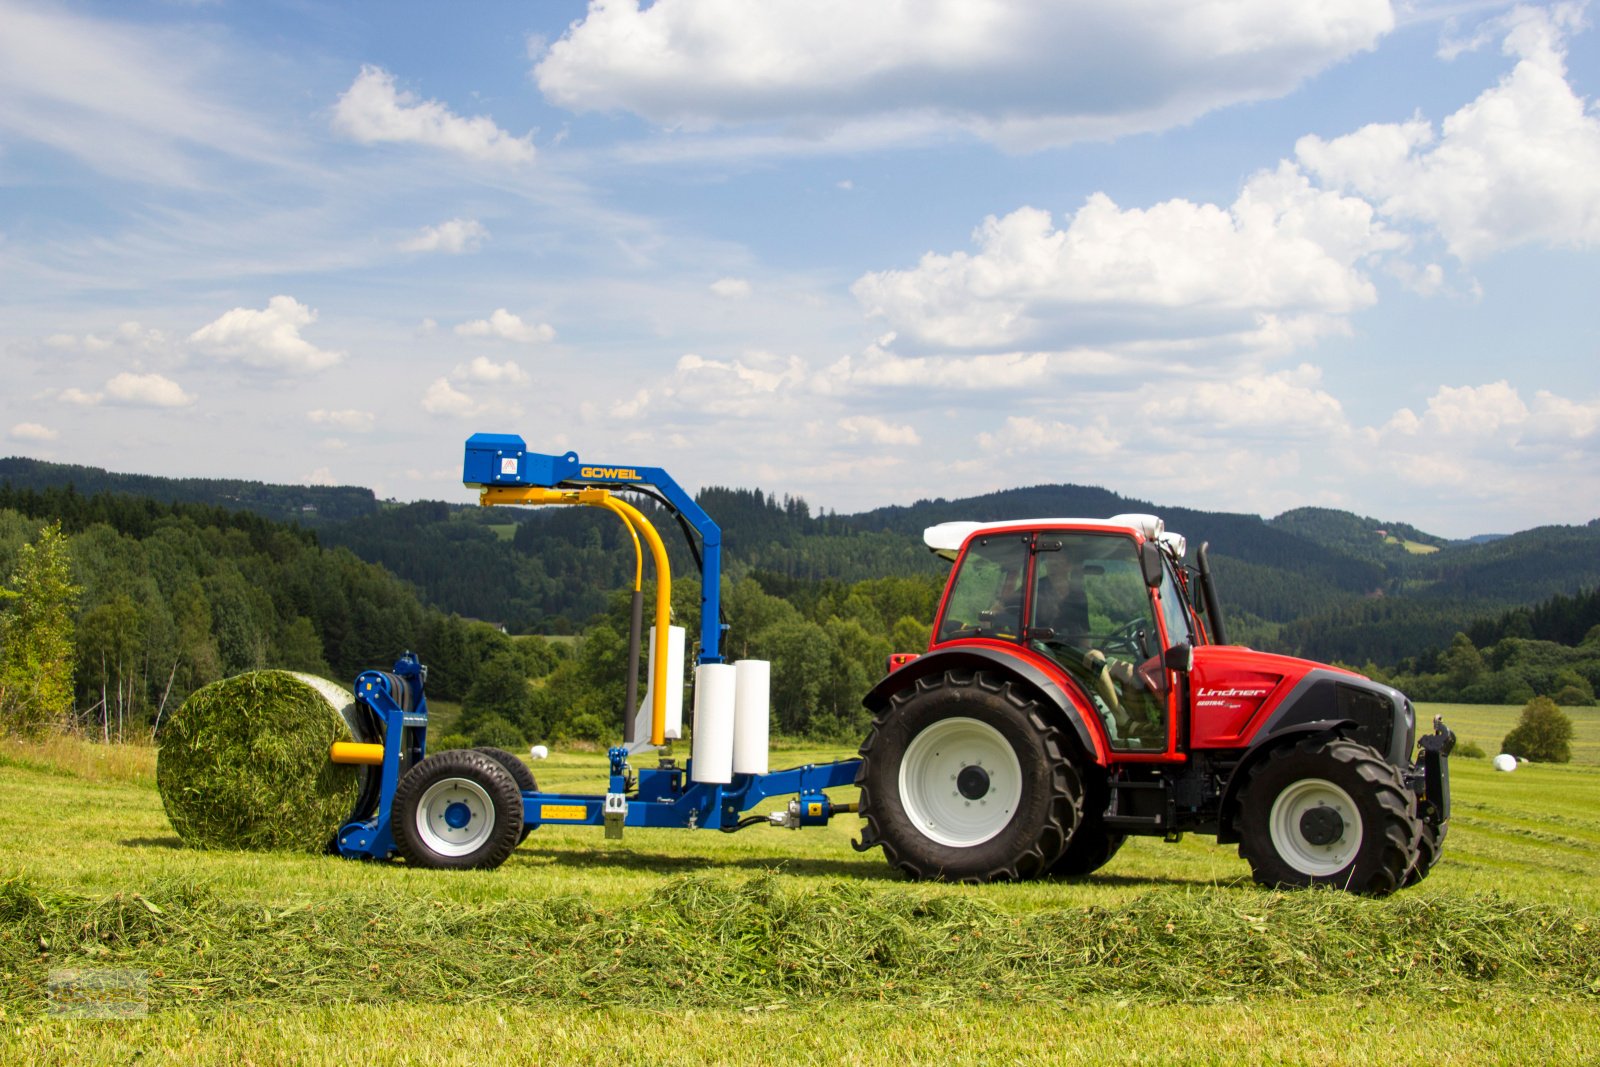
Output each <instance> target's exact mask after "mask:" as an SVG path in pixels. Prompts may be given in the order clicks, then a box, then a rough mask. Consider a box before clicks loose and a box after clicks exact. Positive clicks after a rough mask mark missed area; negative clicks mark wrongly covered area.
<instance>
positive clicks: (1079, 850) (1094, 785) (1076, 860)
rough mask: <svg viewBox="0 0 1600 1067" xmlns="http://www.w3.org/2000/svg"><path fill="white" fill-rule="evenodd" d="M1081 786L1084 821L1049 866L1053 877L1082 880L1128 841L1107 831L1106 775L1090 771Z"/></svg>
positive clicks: (1109, 859) (1120, 835)
mask: <svg viewBox="0 0 1600 1067" xmlns="http://www.w3.org/2000/svg"><path fill="white" fill-rule="evenodd" d="M1084 786H1085V790H1084V802H1083V818H1082V819H1081V820H1080V821H1079V823H1078V828H1077V830H1075V831H1074V832H1073V834H1072V840H1070V841H1068V842H1067V850H1066V851H1065V852H1063V853H1062V854H1061V858H1060V859H1058V860H1056V861H1055V863H1054V864H1052V865H1051V867H1050V874H1051V876H1052V877H1055V878H1082V877H1083V876H1084V875H1086V874H1093V873H1094V872H1095V871H1098V870H1099V869H1100V868H1101V867H1104V866H1105V865H1106V864H1108V863H1110V862H1111V857H1112V856H1115V855H1116V854H1117V850H1118V849H1120V848H1121V847H1122V843H1123V842H1124V841H1126V840H1127V837H1126V836H1125V835H1123V834H1119V833H1115V832H1113V831H1111V830H1108V829H1106V823H1105V810H1106V804H1107V802H1108V801H1109V799H1110V792H1111V790H1110V787H1109V786H1108V785H1107V784H1106V780H1105V775H1104V774H1103V773H1100V772H1098V771H1097V770H1095V769H1091V771H1090V774H1089V776H1087V778H1086V781H1085V782H1084Z"/></svg>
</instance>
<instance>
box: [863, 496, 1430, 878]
mask: <svg viewBox="0 0 1600 1067" xmlns="http://www.w3.org/2000/svg"><path fill="white" fill-rule="evenodd" d="M924 537H925V540H926V541H927V543H928V546H929V547H930V548H932V549H933V550H934V551H935V552H936V553H938V554H939V555H940V556H942V557H944V558H946V559H950V560H953V561H954V568H953V570H952V572H951V575H950V580H949V582H948V583H947V585H946V587H945V592H944V598H943V601H942V603H941V604H940V607H939V613H938V616H937V618H936V619H935V620H934V626H933V635H932V639H931V641H930V643H929V646H928V650H927V651H926V652H925V653H922V654H920V655H916V656H896V657H894V659H893V661H892V663H891V670H890V673H889V675H888V677H887V678H885V679H884V680H883V681H882V682H881V683H879V684H878V685H877V686H876V687H874V688H873V690H872V691H871V692H870V693H868V694H867V696H866V698H865V702H866V705H867V707H868V708H869V709H870V710H871V711H872V712H873V713H874V716H875V718H874V721H873V724H872V729H871V732H870V733H869V734H868V736H867V739H866V741H865V742H864V743H863V744H862V746H861V757H862V762H861V766H860V769H859V771H858V773H857V776H856V783H857V784H858V785H859V786H860V788H861V814H862V816H863V817H864V818H865V819H866V827H865V829H864V832H863V839H862V842H861V844H860V845H859V846H858V847H860V848H863V849H865V848H870V847H872V846H876V845H881V846H882V847H883V850H884V853H885V854H886V856H887V857H888V859H889V861H890V862H891V863H893V864H894V865H895V866H897V867H899V868H900V869H901V870H903V871H905V872H906V873H907V874H908V875H910V876H911V877H913V878H939V879H947V880H952V881H966V882H987V881H993V880H1004V879H1011V880H1015V879H1027V878H1039V877H1046V876H1074V875H1084V874H1087V873H1089V872H1090V871H1093V870H1096V869H1097V868H1099V867H1101V866H1102V865H1104V864H1105V863H1106V862H1107V861H1108V860H1110V859H1111V857H1112V856H1113V855H1115V854H1116V852H1117V849H1118V848H1120V847H1121V846H1122V842H1123V841H1124V840H1125V838H1126V837H1127V836H1128V835H1130V834H1146V835H1154V836H1160V837H1164V838H1166V839H1167V840H1169V841H1170V840H1177V839H1178V838H1179V837H1180V836H1181V835H1182V834H1184V833H1187V832H1193V833H1203V834H1214V835H1216V838H1217V841H1218V843H1220V844H1233V843H1237V844H1238V846H1239V854H1240V855H1241V856H1243V857H1244V858H1245V859H1247V860H1249V861H1250V866H1251V869H1252V871H1253V872H1254V875H1255V878H1256V880H1257V881H1259V882H1262V883H1265V884H1269V885H1288V886H1309V885H1328V886H1335V887H1338V888H1342V889H1348V890H1351V891H1354V892H1360V893H1374V894H1381V893H1388V892H1392V891H1393V890H1395V889H1398V888H1401V887H1402V886H1407V885H1411V884H1413V883H1415V882H1417V881H1419V880H1421V879H1422V878H1424V877H1426V876H1427V874H1428V871H1429V870H1430V869H1431V868H1432V867H1433V865H1434V864H1435V863H1436V862H1437V861H1438V859H1439V853H1440V847H1441V845H1442V844H1443V842H1444V837H1445V831H1446V828H1447V826H1448V825H1449V817H1450V787H1449V759H1448V757H1449V753H1450V750H1451V748H1452V747H1453V745H1454V743H1455V737H1454V735H1453V734H1451V733H1450V731H1449V730H1447V729H1446V728H1445V727H1444V725H1443V723H1442V722H1441V721H1439V720H1438V719H1435V720H1434V723H1433V729H1432V732H1431V733H1427V734H1425V735H1424V736H1423V737H1422V738H1421V739H1420V743H1419V742H1418V739H1417V723H1416V713H1415V710H1414V709H1413V707H1412V705H1411V702H1410V701H1409V700H1408V699H1406V697H1405V696H1404V695H1403V694H1401V693H1399V692H1398V691H1396V690H1394V689H1391V688H1389V687H1388V686H1385V685H1379V684H1378V683H1376V682H1373V681H1370V680H1369V679H1367V678H1365V677H1362V676H1361V675H1359V674H1355V673H1353V672H1351V671H1347V670H1343V669H1340V668H1337V667H1331V666H1326V665H1324V664H1319V663H1313V662H1310V661H1308V660H1302V659H1294V658H1291V657H1289V656H1279V655H1273V654H1269V653H1265V652H1257V651H1254V650H1252V649H1249V648H1244V647H1241V646H1237V645H1229V644H1228V643H1227V642H1226V639H1225V637H1224V630H1223V622H1222V618H1221V614H1220V611H1219V609H1218V600H1217V594H1216V590H1215V586H1214V584H1213V581H1212V576H1211V571H1210V567H1209V565H1208V562H1207V554H1206V547H1207V546H1205V545H1201V546H1200V548H1199V550H1198V551H1197V552H1196V554H1195V561H1194V565H1193V566H1188V565H1186V564H1185V555H1186V545H1185V541H1184V538H1183V537H1181V536H1179V535H1177V534H1173V533H1167V532H1165V531H1164V529H1163V527H1162V523H1161V521H1160V520H1159V519H1157V518H1155V517H1153V516H1148V515H1120V516H1117V517H1115V518H1112V519H1108V520H1084V519H1048V520H1028V521H1017V522H991V523H945V524H943V525H940V526H935V527H931V528H930V529H929V530H928V531H927V532H926V534H925V535H924ZM1414 748H1415V749H1416V758H1415V759H1413V750H1414Z"/></svg>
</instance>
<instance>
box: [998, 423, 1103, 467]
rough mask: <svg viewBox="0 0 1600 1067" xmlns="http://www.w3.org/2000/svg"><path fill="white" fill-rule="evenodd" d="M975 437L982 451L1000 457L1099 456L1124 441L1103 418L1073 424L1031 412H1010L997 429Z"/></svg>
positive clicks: (1091, 457) (1094, 457) (1093, 457)
mask: <svg viewBox="0 0 1600 1067" xmlns="http://www.w3.org/2000/svg"><path fill="white" fill-rule="evenodd" d="M974 440H975V441H976V443H977V446H978V448H979V449H981V450H982V451H984V452H987V453H990V454H993V455H1001V456H1021V455H1030V454H1041V455H1047V456H1063V455H1070V456H1073V457H1075V458H1080V459H1081V458H1090V459H1096V458H1103V457H1106V456H1111V455H1115V454H1117V453H1118V452H1119V451H1120V450H1121V448H1122V442H1121V441H1120V440H1119V439H1118V438H1117V436H1116V435H1115V433H1114V432H1113V431H1112V430H1111V429H1110V428H1109V427H1108V426H1107V425H1105V424H1104V422H1103V421H1099V420H1090V419H1085V420H1084V421H1083V422H1081V423H1074V422H1063V421H1061V420H1059V419H1041V418H1038V417H1035V416H1032V415H1008V416H1007V417H1006V419H1005V422H1004V423H1003V424H1002V425H1001V426H1000V428H999V429H998V430H995V431H992V432H990V431H983V432H980V433H979V434H978V435H977V436H976V438H975V439H974Z"/></svg>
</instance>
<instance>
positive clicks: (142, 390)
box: [105, 373, 194, 408]
mask: <svg viewBox="0 0 1600 1067" xmlns="http://www.w3.org/2000/svg"><path fill="white" fill-rule="evenodd" d="M105 395H106V402H107V403H111V404H124V405H126V406H128V407H146V408H181V407H188V406H189V405H190V404H193V403H194V397H192V396H190V395H189V394H188V393H186V392H184V391H183V387H182V386H180V385H179V384H178V383H177V382H175V381H173V380H172V379H171V378H165V377H163V376H161V375H159V374H128V373H123V374H118V375H117V376H116V377H114V378H112V379H111V380H110V381H108V382H106V394H105Z"/></svg>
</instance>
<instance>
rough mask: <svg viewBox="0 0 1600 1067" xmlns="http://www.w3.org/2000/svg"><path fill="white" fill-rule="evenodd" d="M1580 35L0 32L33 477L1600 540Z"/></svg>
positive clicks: (365, 11)
mask: <svg viewBox="0 0 1600 1067" xmlns="http://www.w3.org/2000/svg"><path fill="white" fill-rule="evenodd" d="M1591 21H1592V16H1591V13H1590V12H1589V11H1588V9H1587V8H1586V7H1585V6H1584V5H1582V4H1556V5H1547V6H1527V5H1515V6H1514V5H1507V4H1480V3H1470V2H1463V3H1446V2H1440V3H1409V4H1406V3H1388V2H1384V0H1344V2H1314V0H1228V2H1210V3H1185V2H1180V0H1160V2H1156V0H1130V2H1128V3H1121V4H1115V5H1111V4H1104V3H1097V2H1088V0H1082V2H1062V3H1052V4H1042V3H1031V4H1030V3H1013V2H1003V0H946V2H933V0H929V2H923V3H912V2H901V3H892V4H891V3H874V2H870V0H808V2H801V0H770V2H767V3H761V4H752V3H748V2H745V0H657V2H656V3H655V4H653V5H648V6H644V7H641V6H640V5H639V4H638V3H635V2H632V0H618V2H608V3H599V2H596V3H592V4H584V3H539V4H508V3H489V2H484V3H474V4H470V5H447V4H423V3H392V2H391V3H348V4H310V3H269V2H263V0H254V2H251V3H248V4H246V3H230V2H216V3H204V2H170V3H138V2H130V0H124V2H120V3H88V2H71V3H42V2H38V0H0V309H3V314H0V359H3V361H4V367H5V372H6V374H5V377H6V380H7V387H6V390H5V392H4V394H3V397H0V407H3V410H0V435H3V436H4V438H5V440H4V441H3V442H0V451H4V452H7V453H11V454H18V455H30V456H36V457H40V458H45V459H52V460H58V461H62V462H72V463H86V464H93V465H97V466H103V467H107V468H110V469H112V470H121V471H138V472H145V473H156V474H166V475H174V476H207V477H244V478H254V479H260V480H265V481H275V482H308V483H333V484H360V485H370V486H372V487H373V488H375V489H376V490H377V491H378V492H379V493H380V495H383V496H393V497H397V498H400V499H414V498H419V497H429V498H443V499H447V500H459V501H465V500H468V499H470V496H469V494H467V493H466V492H465V491H464V490H462V489H461V487H460V486H459V484H458V479H459V470H460V455H461V445H462V442H463V440H464V439H465V438H466V437H467V436H468V435H469V434H471V433H473V432H476V431H480V430H482V431H493V432H514V433H520V434H522V435H523V436H524V437H525V438H526V439H527V440H528V442H529V444H530V446H531V447H533V448H534V449H536V450H541V451H549V452H560V451H565V450H567V449H576V450H577V451H578V452H579V453H580V455H582V456H583V457H584V458H585V459H587V460H593V461H597V462H604V463H612V464H623V463H633V464H648V465H656V466H664V467H666V468H668V469H669V470H671V471H673V472H674V473H675V474H676V475H677V476H678V477H679V478H680V480H681V481H683V482H684V483H685V484H687V485H690V486H699V485H707V484H722V485H738V486H759V487H761V488H763V489H766V490H768V491H776V492H778V493H780V494H785V493H788V494H798V495H802V496H804V497H806V498H807V499H808V500H809V501H810V502H811V503H812V505H813V507H826V508H829V509H833V510H839V511H855V510H861V509H865V508H870V507H874V506H878V505H882V504H890V503H910V502H911V501H913V500H916V499H918V498H921V497H927V496H946V497H954V496H962V495H968V494H975V493H982V492H989V491H992V490H995V489H1000V488H1007V487H1011V486H1019V485H1032V484H1038V483H1042V482H1076V483H1080V484H1091V485H1103V486H1106V487H1108V488H1111V489H1114V490H1116V491H1119V492H1123V493H1126V494H1129V495H1134V496H1140V497H1144V498H1146V499H1151V500H1154V501H1156V502H1158V503H1162V504H1170V505H1184V506H1193V507H1202V508H1209V509H1215V510H1232V511H1249V512H1256V513H1260V514H1263V515H1269V516H1270V515H1273V514H1276V513H1278V512H1280V511H1283V510H1286V509H1288V508H1291V507H1297V506H1301V505H1309V504H1316V505H1326V506H1332V507H1340V508H1347V509H1349V510H1352V511H1356V512H1360V513H1363V514H1368V515H1373V516H1375V517H1378V518H1382V519H1387V520H1397V519H1398V520H1405V521H1410V522H1414V523H1416V524H1418V525H1420V526H1422V527H1423V528H1425V529H1429V530H1432V531H1434V532H1437V533H1441V534H1444V535H1448V536H1467V535H1471V534H1474V533H1480V532H1489V531H1500V532H1504V531H1510V530H1516V529H1523V528H1526V527H1529V526H1534V525H1539V524H1543V523H1551V522H1578V521H1587V520H1589V519H1591V518H1594V517H1596V516H1597V515H1600V306H1597V300H1596V294H1597V293H1600V108H1597V106H1596V99H1597V95H1600V41H1597V38H1600V34H1597V33H1596V31H1595V30H1594V29H1592V28H1591Z"/></svg>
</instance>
